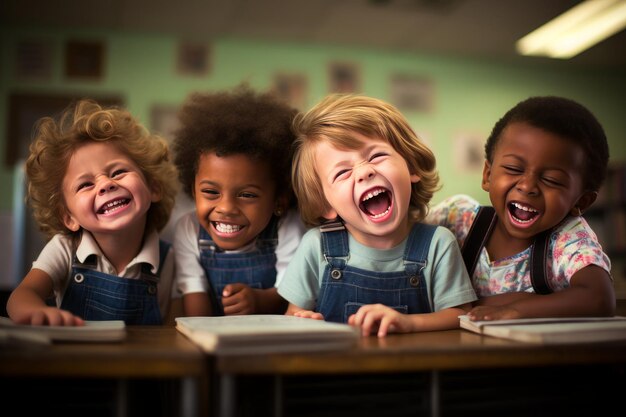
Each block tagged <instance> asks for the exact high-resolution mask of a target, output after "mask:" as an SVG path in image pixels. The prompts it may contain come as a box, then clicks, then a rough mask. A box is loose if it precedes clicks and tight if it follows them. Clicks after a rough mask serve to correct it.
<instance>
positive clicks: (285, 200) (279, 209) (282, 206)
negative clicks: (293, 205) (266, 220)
mask: <svg viewBox="0 0 626 417" xmlns="http://www.w3.org/2000/svg"><path fill="white" fill-rule="evenodd" d="M288 208H289V197H287V196H286V195H281V196H279V197H278V198H277V199H276V204H275V205H274V215H275V216H276V217H280V216H282V215H283V214H285V212H286V211H287V209H288Z"/></svg>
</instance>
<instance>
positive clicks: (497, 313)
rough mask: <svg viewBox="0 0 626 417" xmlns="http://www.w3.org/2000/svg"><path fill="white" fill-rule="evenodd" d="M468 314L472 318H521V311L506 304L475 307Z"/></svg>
mask: <svg viewBox="0 0 626 417" xmlns="http://www.w3.org/2000/svg"><path fill="white" fill-rule="evenodd" d="M467 315H468V316H469V318H470V320H510V319H519V318H521V315H520V313H519V311H517V310H516V309H514V308H512V307H508V306H506V305H504V306H478V307H474V308H473V309H472V310H471V311H470V312H469V313H467Z"/></svg>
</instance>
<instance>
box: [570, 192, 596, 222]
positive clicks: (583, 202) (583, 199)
mask: <svg viewBox="0 0 626 417" xmlns="http://www.w3.org/2000/svg"><path fill="white" fill-rule="evenodd" d="M596 198H598V192H597V191H585V192H584V193H583V195H581V196H580V198H578V201H577V202H576V204H575V205H574V207H572V209H571V210H570V214H571V215H572V216H580V215H582V214H583V213H584V212H585V210H587V209H588V208H589V207H590V206H591V205H592V204H593V203H594V202H595V201H596Z"/></svg>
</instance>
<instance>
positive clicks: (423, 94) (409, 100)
mask: <svg viewBox="0 0 626 417" xmlns="http://www.w3.org/2000/svg"><path fill="white" fill-rule="evenodd" d="M390 90H391V91H390V97H391V103H392V104H393V105H394V106H396V107H397V108H398V109H399V110H401V111H408V112H422V113H429V112H431V111H432V110H433V101H434V96H435V91H434V90H435V89H434V86H433V81H432V80H431V79H430V78H427V77H421V76H416V75H407V74H394V75H392V76H391V79H390Z"/></svg>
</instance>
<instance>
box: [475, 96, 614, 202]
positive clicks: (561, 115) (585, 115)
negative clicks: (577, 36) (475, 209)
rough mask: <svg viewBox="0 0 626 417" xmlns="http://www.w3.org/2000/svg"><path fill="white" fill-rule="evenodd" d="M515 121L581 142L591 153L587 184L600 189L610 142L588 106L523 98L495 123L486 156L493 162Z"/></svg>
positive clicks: (550, 98)
mask: <svg viewBox="0 0 626 417" xmlns="http://www.w3.org/2000/svg"><path fill="white" fill-rule="evenodd" d="M511 123H527V124H529V125H531V126H534V127H536V128H539V129H543V130H545V131H547V132H550V133H553V134H555V135H558V136H560V137H561V138H563V139H566V140H568V141H569V142H571V143H572V144H574V145H577V146H580V147H581V148H582V149H583V151H584V152H585V155H586V156H587V163H586V166H585V172H584V173H583V175H582V178H583V181H584V184H583V186H584V188H585V190H588V191H598V190H599V189H600V186H601V185H602V183H603V182H604V179H605V178H606V171H607V164H608V161H609V145H608V143H607V140H606V134H605V133H604V129H603V128H602V125H601V124H600V122H599V121H598V119H596V117H595V116H594V115H593V113H591V111H589V110H588V109H587V108H586V107H584V106H583V105H581V104H580V103H577V102H575V101H573V100H570V99H567V98H563V97H554V96H544V97H530V98H528V99H526V100H524V101H521V102H519V103H518V104H517V105H515V107H513V108H512V109H510V110H509V111H508V112H506V114H505V115H504V116H503V117H502V118H501V119H500V120H498V122H497V123H496V124H495V126H494V127H493V130H492V131H491V135H490V136H489V139H487V143H486V144H485V158H486V159H487V160H488V161H489V162H493V154H494V149H495V148H496V146H497V145H498V140H499V139H500V135H501V134H502V131H503V130H504V129H505V128H506V127H507V126H508V125H509V124H511Z"/></svg>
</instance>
